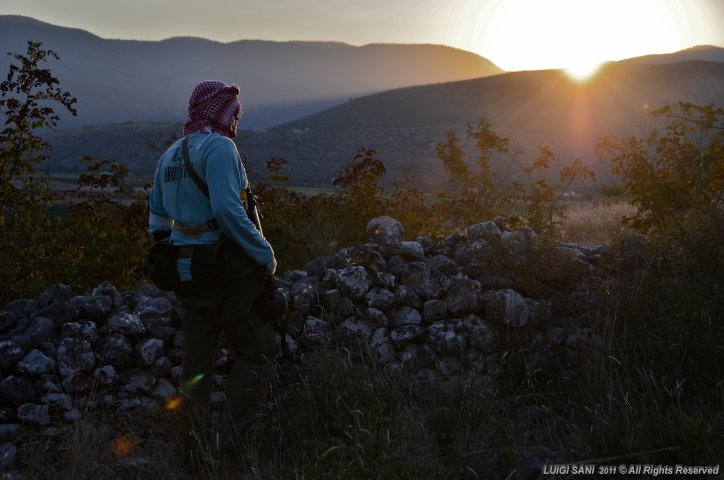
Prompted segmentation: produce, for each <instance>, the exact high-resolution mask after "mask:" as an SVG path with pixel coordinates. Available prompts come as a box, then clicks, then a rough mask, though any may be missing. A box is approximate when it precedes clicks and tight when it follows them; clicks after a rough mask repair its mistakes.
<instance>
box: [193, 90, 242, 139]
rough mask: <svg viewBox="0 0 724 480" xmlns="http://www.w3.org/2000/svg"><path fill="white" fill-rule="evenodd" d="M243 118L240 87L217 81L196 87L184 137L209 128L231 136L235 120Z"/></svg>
mask: <svg viewBox="0 0 724 480" xmlns="http://www.w3.org/2000/svg"><path fill="white" fill-rule="evenodd" d="M239 117H241V103H240V102H239V87H237V86H236V85H227V84H225V83H223V82H217V81H215V80H207V81H205V82H201V83H199V84H198V85H196V88H194V91H193V92H192V93H191V98H190V99H189V119H188V121H187V122H186V124H185V125H184V135H188V134H189V133H193V132H197V131H199V130H202V129H203V128H204V127H209V128H211V130H213V131H215V132H217V133H219V134H221V135H225V136H227V137H229V136H231V135H230V133H231V124H232V120H233V119H237V120H238V119H239Z"/></svg>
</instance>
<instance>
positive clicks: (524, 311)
mask: <svg viewBox="0 0 724 480" xmlns="http://www.w3.org/2000/svg"><path fill="white" fill-rule="evenodd" d="M481 300H482V303H483V304H484V306H485V314H486V317H487V318H489V319H490V320H492V321H494V322H501V323H504V324H506V325H510V326H512V327H524V326H526V325H527V324H528V319H529V317H530V309H529V308H528V303H527V302H526V301H525V298H523V296H522V295H520V294H519V293H518V292H516V291H515V290H494V291H491V292H484V293H483V295H482V297H481Z"/></svg>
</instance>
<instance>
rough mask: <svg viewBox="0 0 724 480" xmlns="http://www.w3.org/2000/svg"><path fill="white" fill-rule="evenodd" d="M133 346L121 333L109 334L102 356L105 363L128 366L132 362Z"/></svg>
mask: <svg viewBox="0 0 724 480" xmlns="http://www.w3.org/2000/svg"><path fill="white" fill-rule="evenodd" d="M132 353H133V347H132V346H131V343H130V342H129V341H128V339H126V337H124V336H123V335H121V334H118V333H114V334H112V335H110V336H108V337H107V338H106V340H105V342H104V344H103V350H102V353H101V358H102V359H103V361H104V362H105V363H108V364H110V365H113V366H116V367H126V366H128V365H130V363H131V354H132Z"/></svg>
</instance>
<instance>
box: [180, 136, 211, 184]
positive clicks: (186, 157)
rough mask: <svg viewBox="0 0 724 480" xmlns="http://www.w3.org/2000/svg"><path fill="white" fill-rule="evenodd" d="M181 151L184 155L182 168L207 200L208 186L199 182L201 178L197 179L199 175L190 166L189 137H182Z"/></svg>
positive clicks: (201, 181)
mask: <svg viewBox="0 0 724 480" xmlns="http://www.w3.org/2000/svg"><path fill="white" fill-rule="evenodd" d="M181 148H182V149H183V154H184V166H185V167H186V171H187V172H189V175H191V180H193V181H194V183H195V184H196V186H197V187H199V190H201V191H202V192H203V193H204V195H206V198H209V186H208V185H206V184H205V183H204V181H203V180H201V177H199V174H198V173H196V170H194V167H193V165H191V158H190V157H189V136H188V135H186V136H185V137H184V142H183V146H182V147H181Z"/></svg>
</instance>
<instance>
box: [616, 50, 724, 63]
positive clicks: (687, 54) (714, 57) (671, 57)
mask: <svg viewBox="0 0 724 480" xmlns="http://www.w3.org/2000/svg"><path fill="white" fill-rule="evenodd" d="M695 60H702V61H705V62H724V48H721V47H715V46H713V45H698V46H696V47H692V48H687V49H686V50H681V51H679V52H674V53H662V54H656V55H644V56H643V57H634V58H629V59H627V60H622V61H621V62H619V63H627V64H630V65H633V64H659V63H675V62H690V61H695Z"/></svg>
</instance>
